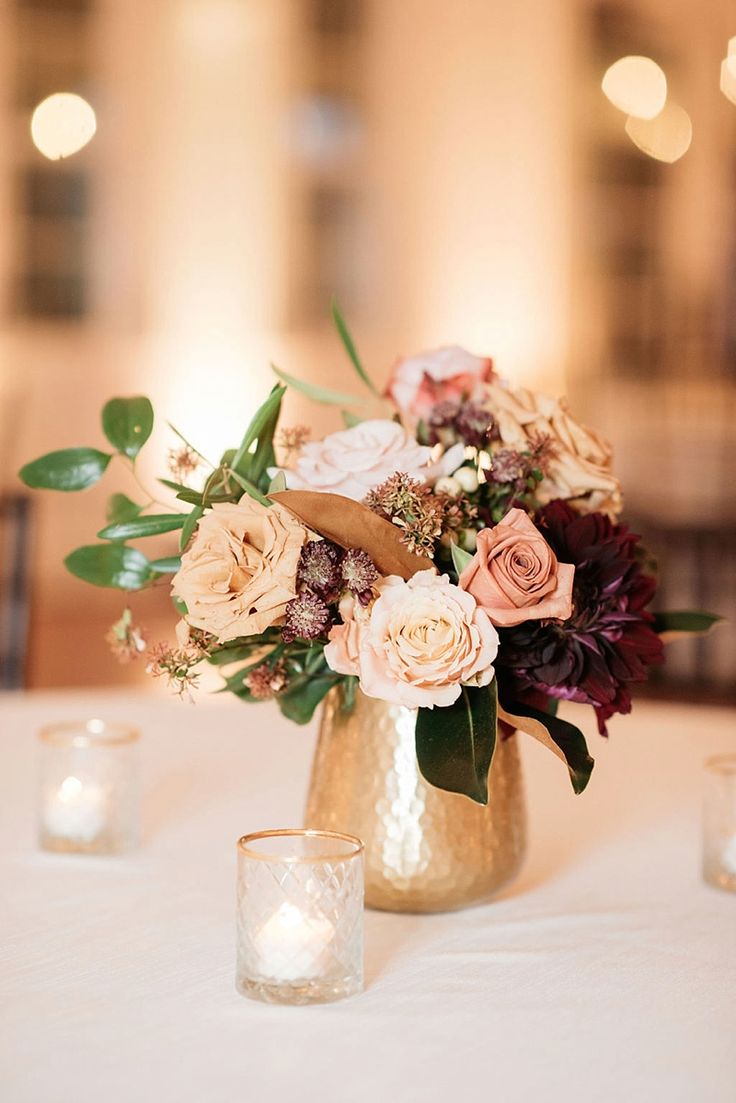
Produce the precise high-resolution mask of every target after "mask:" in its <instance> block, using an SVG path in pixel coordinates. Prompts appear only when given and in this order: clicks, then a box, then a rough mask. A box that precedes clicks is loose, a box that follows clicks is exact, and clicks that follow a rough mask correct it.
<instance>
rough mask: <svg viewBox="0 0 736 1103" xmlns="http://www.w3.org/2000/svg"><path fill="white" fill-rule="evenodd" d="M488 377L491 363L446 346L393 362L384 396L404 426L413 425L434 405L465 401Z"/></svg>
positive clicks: (459, 349)
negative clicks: (398, 414) (453, 400)
mask: <svg viewBox="0 0 736 1103" xmlns="http://www.w3.org/2000/svg"><path fill="white" fill-rule="evenodd" d="M492 373H493V368H492V362H491V360H489V359H488V358H487V357H481V356H473V354H472V353H470V352H466V351H465V349H462V348H460V346H459V345H450V346H449V347H446V348H440V349H434V350H433V351H432V352H420V353H419V354H418V355H417V356H407V357H406V358H405V359H403V360H397V362H396V363H395V364H394V366H393V369H392V371H391V379H390V380H389V383H388V387H387V388H386V394H387V395H388V396H389V397H390V398H391V399H393V401H394V402H395V404H396V406H397V407H398V409H399V411H400V413H401V415H402V417H403V418H404V420H405V421H406V423H407V424H409V425H415V424H416V423H417V422H418V421H419V420H420V419H421V418H425V417H426V416H427V414H428V413H429V411H430V410H431V409H432V407H433V406H436V405H437V403H438V402H444V401H445V400H446V399H453V398H458V399H459V398H467V397H468V396H469V395H471V394H472V392H473V391H474V390H475V387H476V386H477V384H478V383H482V382H485V381H486V380H488V379H490V378H491V375H492Z"/></svg>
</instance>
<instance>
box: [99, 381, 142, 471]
mask: <svg viewBox="0 0 736 1103" xmlns="http://www.w3.org/2000/svg"><path fill="white" fill-rule="evenodd" d="M102 428H103V429H104V431H105V436H106V437H107V439H108V440H109V441H110V444H112V445H113V447H114V448H115V449H117V451H118V452H122V453H123V455H125V456H128V457H129V459H131V460H133V459H135V457H136V456H137V455H138V453H139V452H140V450H141V448H142V447H143V445H144V444H145V443H146V441H147V440H148V438H149V437H150V435H151V431H152V430H153V406H152V405H151V402H150V399H148V398H145V396H143V395H137V396H136V397H135V398H111V399H110V401H109V402H107V403H106V404H105V406H104V407H103V410H102Z"/></svg>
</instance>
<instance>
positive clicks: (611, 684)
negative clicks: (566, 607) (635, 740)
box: [499, 501, 664, 735]
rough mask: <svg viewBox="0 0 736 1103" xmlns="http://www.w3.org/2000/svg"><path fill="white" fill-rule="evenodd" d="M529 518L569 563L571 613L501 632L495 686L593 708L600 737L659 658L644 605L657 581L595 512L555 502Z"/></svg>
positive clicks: (625, 535)
mask: <svg viewBox="0 0 736 1103" xmlns="http://www.w3.org/2000/svg"><path fill="white" fill-rule="evenodd" d="M535 521H536V524H537V526H538V528H539V529H541V531H542V532H543V533H544V536H545V537H546V539H547V541H548V542H549V544H550V545H551V546H552V549H553V550H554V552H555V554H556V556H557V558H558V559H559V560H560V562H562V563H574V564H575V580H574V583H573V613H572V616H571V617H570V619H569V620H567V621H565V622H564V623H562V624H560V623H557V622H554V621H527V623H526V624H520V625H519V626H518V627H516V628H512V629H509V630H508V631H503V632H502V633H501V637H502V647H501V654H500V656H499V663H500V665H501V666H502V670H501V678H500V685H501V691H502V693H503V694H504V695H505V697H506V699H507V700H509V702H511V701H513V699H514V696H515V697H516V698H517V699H518V698H522V699H524V698H526V699H527V700H529V701H533V700H534V699H538V695H540V694H542V695H544V696H546V697H556V698H559V699H561V700H565V701H577V702H580V703H582V704H587V705H592V706H593V708H594V709H595V710H596V716H597V718H598V728H599V730H600V732H601V734H603V735H605V734H606V720H608V719H609V717H611V716H613V714H614V713H616V712H630V711H631V696H630V692H629V687H630V686H631V685H632V684H633V683H635V682H643V681H645V680H646V678H647V675H648V673H649V669H648V668H649V667H650V666H652V665H654V664H656V663H661V662H662V661H663V658H664V654H663V647H662V641H661V640H660V638H659V636H658V635H657V633H656V632H655V631H654V629H653V628H652V620H653V618H652V615H651V613H649V612H648V611H647V609H646V606H647V605H648V604H649V602H650V601H651V599H652V597H653V595H654V591H655V588H656V583H655V581H654V579H653V578H652V577H651V576H650V575H647V574H644V572H643V570H642V566H641V562H640V559H639V552H638V544H639V539H640V538H639V537H638V536H636V535H635V534H634V533H632V532H630V531H629V529H628V528H627V526H626V525H616V524H614V523H613V522H612V521H611V519H610V518H609V517H607V516H605V515H604V514H602V513H588V514H586V515H585V516H579V515H578V514H577V513H575V511H574V510H573V509H572V508H571V507H570V506H569V505H568V504H567V503H566V502H562V501H554V502H550V503H549V505H546V506H544V507H543V508H542V509H540V510H539V512H538V513H537V515H536V517H535Z"/></svg>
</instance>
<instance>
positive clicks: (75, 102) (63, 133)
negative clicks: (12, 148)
mask: <svg viewBox="0 0 736 1103" xmlns="http://www.w3.org/2000/svg"><path fill="white" fill-rule="evenodd" d="M96 130H97V119H96V118H95V113H94V111H93V110H92V108H91V107H90V105H89V104H88V103H87V101H86V100H84V99H82V97H81V96H77V95H75V94H74V93H73V92H55V93H54V95H53V96H48V97H47V98H46V99H45V100H42V101H41V103H39V105H38V107H37V108H36V110H35V111H34V112H33V115H32V117H31V137H32V138H33V144H34V145H35V146H36V148H37V149H38V150H40V151H41V153H43V155H44V157H48V159H49V160H50V161H58V160H60V159H61V158H62V157H71V155H72V154H73V153H78V152H79V150H80V149H83V148H84V146H86V145H87V142H89V141H90V139H91V138H93V137H94V134H95V131H96Z"/></svg>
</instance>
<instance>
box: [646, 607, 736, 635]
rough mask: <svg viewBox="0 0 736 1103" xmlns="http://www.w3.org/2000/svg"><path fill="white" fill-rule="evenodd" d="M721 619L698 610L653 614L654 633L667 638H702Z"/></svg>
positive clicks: (721, 618)
mask: <svg viewBox="0 0 736 1103" xmlns="http://www.w3.org/2000/svg"><path fill="white" fill-rule="evenodd" d="M722 620H723V617H718V616H715V614H713V613H704V612H702V611H700V610H698V609H682V610H677V611H674V612H671V613H670V612H668V613H655V614H654V631H655V632H659V633H660V634H661V635H667V636H689V635H692V634H694V635H699V636H703V635H705V634H706V633H708V632H710V630H711V628H713V627H714V626H715V625H716V624H718V623H719V621H722Z"/></svg>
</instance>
